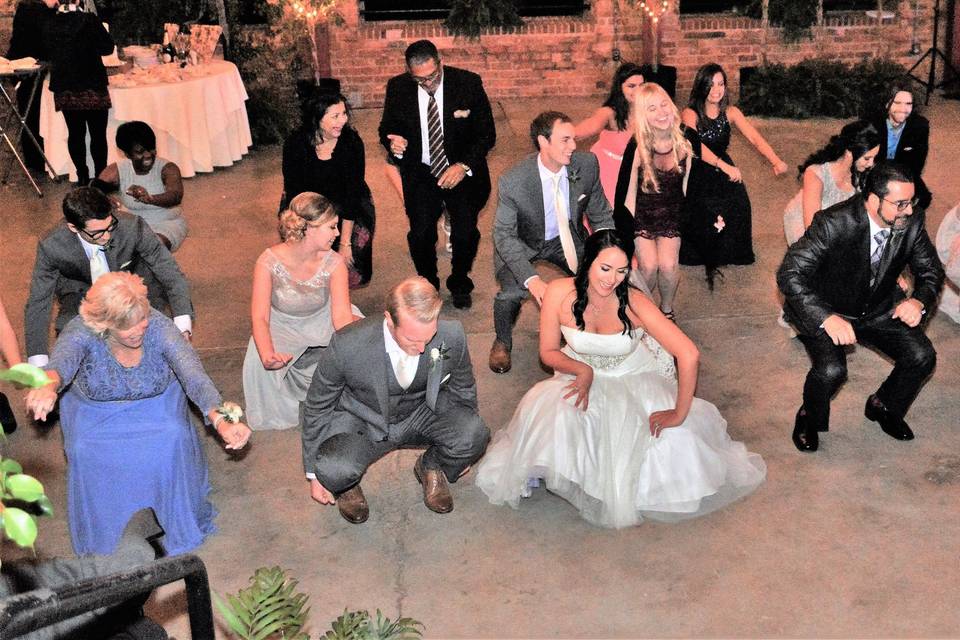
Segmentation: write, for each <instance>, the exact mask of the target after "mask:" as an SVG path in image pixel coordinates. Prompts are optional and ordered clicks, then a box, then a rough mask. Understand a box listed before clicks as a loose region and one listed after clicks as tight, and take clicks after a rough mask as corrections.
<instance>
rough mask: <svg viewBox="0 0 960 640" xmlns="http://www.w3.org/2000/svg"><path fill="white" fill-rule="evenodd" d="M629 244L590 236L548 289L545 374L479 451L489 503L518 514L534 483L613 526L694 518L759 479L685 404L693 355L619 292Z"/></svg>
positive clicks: (635, 294) (663, 321) (648, 308)
mask: <svg viewBox="0 0 960 640" xmlns="http://www.w3.org/2000/svg"><path fill="white" fill-rule="evenodd" d="M630 248H631V247H630V246H629V245H628V244H627V243H626V242H624V240H623V239H622V238H621V237H620V236H619V235H618V233H617V232H616V231H614V230H612V229H607V230H603V231H598V232H596V233H594V234H593V235H592V236H590V237H589V238H588V239H587V241H586V244H585V246H584V252H583V260H582V261H581V262H580V267H579V269H578V270H577V275H576V276H574V277H573V278H560V279H557V280H553V281H552V282H551V283H550V284H549V286H548V287H547V292H546V295H545V296H544V299H543V307H542V309H541V311H540V359H541V360H542V361H543V363H544V364H545V365H547V366H549V367H551V368H552V369H553V371H554V376H553V378H551V379H549V380H544V381H542V382H539V383H537V384H536V385H535V386H534V387H533V388H532V389H531V390H530V391H528V392H527V394H526V395H525V396H524V397H523V400H521V401H520V405H519V406H518V407H517V410H516V412H515V413H514V415H513V419H512V420H511V421H510V424H509V425H508V426H507V427H506V428H505V429H503V430H501V431H500V432H499V434H498V435H497V437H496V438H495V440H494V442H493V444H491V445H490V447H489V448H488V449H487V454H486V456H485V457H484V458H483V460H482V462H481V463H480V466H479V468H478V470H477V485H478V486H479V487H480V488H481V489H482V490H483V492H484V493H486V494H487V497H488V498H489V499H490V502H492V503H494V504H509V505H510V506H512V507H514V508H516V507H517V506H518V505H519V503H520V498H522V497H526V496H529V495H530V487H531V484H535V482H534V483H531V480H532V479H535V480H539V479H543V480H544V481H545V482H546V486H547V489H549V490H550V491H551V492H553V493H556V494H557V495H560V496H561V497H563V498H564V499H566V500H567V501H569V502H570V503H572V504H573V505H574V506H575V507H577V509H579V510H580V513H581V515H582V516H583V517H584V518H586V519H587V520H589V521H590V522H592V523H594V524H596V525H599V526H603V527H616V528H620V527H627V526H631V525H635V524H638V523H639V522H641V521H642V520H643V519H644V518H652V519H655V520H668V521H669V520H678V519H681V518H691V517H695V516H698V515H702V514H704V513H707V512H709V511H712V510H714V509H717V508H720V507H722V506H725V505H727V504H729V503H730V502H732V501H734V500H736V499H738V498H740V497H742V496H744V495H746V494H748V493H750V492H751V491H753V490H754V489H756V488H757V487H758V486H759V485H760V483H762V482H763V480H764V478H765V476H766V465H765V464H764V462H763V459H762V458H761V457H760V456H759V455H757V454H754V453H749V452H748V451H747V449H746V447H744V446H743V444H741V443H739V442H735V441H733V440H731V439H730V436H729V435H727V431H726V424H727V423H726V421H724V419H723V417H722V416H721V415H720V412H719V411H717V408H716V407H715V406H713V405H712V404H710V403H709V402H706V401H704V400H700V399H698V398H695V397H694V396H693V392H694V390H695V388H696V385H697V366H698V362H699V355H700V354H699V351H698V350H697V347H696V346H695V345H694V344H693V342H691V341H690V338H688V337H687V336H686V335H684V333H683V332H682V331H681V330H680V329H679V328H678V327H677V326H676V325H675V324H674V323H672V322H670V321H669V320H667V318H666V317H664V315H663V313H661V312H660V310H658V309H657V306H656V305H655V304H654V303H653V301H652V300H651V299H650V298H649V296H647V295H646V294H645V293H643V292H641V291H639V290H638V289H635V288H633V287H631V286H630V285H629V283H628V274H629V272H630V263H629V258H628V252H629V251H630ZM564 343H565V345H566V346H562V345H563V344H564ZM661 345H662V346H661ZM674 358H676V367H675V366H674Z"/></svg>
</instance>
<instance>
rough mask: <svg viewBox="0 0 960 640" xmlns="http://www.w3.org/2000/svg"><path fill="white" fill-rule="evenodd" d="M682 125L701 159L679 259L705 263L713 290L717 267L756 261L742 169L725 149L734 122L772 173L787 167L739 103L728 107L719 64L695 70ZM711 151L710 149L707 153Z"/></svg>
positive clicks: (694, 171)
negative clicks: (694, 135) (695, 140)
mask: <svg viewBox="0 0 960 640" xmlns="http://www.w3.org/2000/svg"><path fill="white" fill-rule="evenodd" d="M681 117H682V118H683V123H684V124H685V125H687V126H688V127H690V128H691V129H695V130H696V131H697V132H698V133H699V134H700V141H701V143H702V144H703V158H702V161H697V162H694V166H693V168H692V170H691V176H690V190H689V191H688V193H687V198H688V207H687V212H688V215H687V218H686V221H685V224H684V228H683V238H684V242H683V246H682V247H681V250H680V263H681V264H686V265H700V264H702V265H704V267H705V268H706V272H707V284H708V286H709V287H710V289H711V290H712V289H713V280H714V276H715V275H716V274H717V267H720V266H722V265H727V264H753V262H754V259H755V258H754V255H753V230H752V226H753V225H752V219H751V211H750V199H749V197H747V190H746V188H745V187H744V186H743V181H742V179H741V176H740V170H739V169H737V168H736V166H735V165H734V164H733V160H732V159H731V158H730V155H729V154H728V153H727V147H728V146H729V144H730V132H731V127H730V125H731V123H732V124H734V125H736V127H737V129H739V130H740V133H742V134H743V135H744V137H746V139H747V140H748V141H749V142H750V144H752V145H753V146H754V147H755V148H756V150H757V151H759V152H760V155H762V156H763V157H764V158H766V159H767V160H768V161H769V162H770V164H771V165H772V166H773V175H775V176H779V175H781V174H783V173H784V172H785V171H786V170H787V163H785V162H784V161H783V160H781V159H780V158H779V157H778V156H777V154H776V153H775V152H774V151H773V149H772V148H771V147H770V145H769V144H768V143H767V141H766V140H765V139H764V138H763V136H762V135H760V132H758V131H757V130H756V129H755V128H754V126H753V125H752V124H750V122H749V121H748V120H747V118H746V117H745V116H744V115H743V112H742V111H740V109H738V108H737V107H734V106H730V104H729V96H728V95H727V75H726V73H724V71H723V68H721V67H720V65H718V64H706V65H704V66H702V67H700V69H699V70H698V71H697V75H696V79H695V80H694V81H693V89H692V90H691V91H690V100H689V102H688V105H687V108H686V109H684V110H683V113H682V114H681ZM708 152H710V153H708Z"/></svg>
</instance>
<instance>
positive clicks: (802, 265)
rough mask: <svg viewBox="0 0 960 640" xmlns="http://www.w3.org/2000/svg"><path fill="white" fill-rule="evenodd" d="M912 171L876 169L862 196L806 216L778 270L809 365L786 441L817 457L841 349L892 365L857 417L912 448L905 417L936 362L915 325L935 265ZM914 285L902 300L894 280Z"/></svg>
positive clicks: (928, 301) (938, 280)
mask: <svg viewBox="0 0 960 640" xmlns="http://www.w3.org/2000/svg"><path fill="white" fill-rule="evenodd" d="M916 205H917V199H916V198H915V196H914V183H913V172H912V171H911V170H910V169H909V168H908V167H905V166H903V165H900V164H898V163H895V162H885V163H881V164H878V165H877V166H876V167H875V168H874V169H873V171H871V172H870V174H869V175H868V177H867V181H866V185H865V188H864V191H863V192H862V193H860V194H857V195H855V196H854V197H853V198H851V199H849V200H847V201H845V202H841V203H840V204H837V205H834V206H832V207H830V208H828V209H826V210H824V211H822V212H820V213H818V214H817V215H816V216H814V218H813V223H812V224H811V225H810V227H809V228H808V229H807V231H806V233H805V234H804V235H803V237H802V238H800V240H798V241H797V242H796V243H794V244H793V245H792V246H791V247H790V248H789V249H788V250H787V255H786V256H785V257H784V259H783V263H782V264H781V265H780V269H779V271H778V272H777V284H778V285H779V287H780V291H781V292H782V293H783V295H784V296H785V298H786V302H785V304H784V317H785V318H786V319H787V320H788V321H789V322H791V323H792V324H793V325H794V326H795V327H796V330H797V333H798V334H799V338H800V340H801V341H802V342H803V344H804V346H806V348H807V351H808V353H809V354H810V360H811V361H812V364H813V366H812V368H811V369H810V372H809V373H808V374H807V378H806V382H805V383H804V386H803V405H802V406H801V407H800V409H799V411H797V417H796V422H795V424H794V429H793V443H794V445H796V447H797V449H799V450H800V451H816V450H817V447H818V445H819V435H818V434H819V433H820V432H825V431H828V429H829V425H830V400H831V398H832V397H833V394H834V393H835V392H836V391H837V389H839V387H840V385H841V384H843V382H844V380H846V377H847V363H846V350H845V347H846V346H847V345H852V344H855V343H858V342H859V343H863V344H868V345H870V346H872V347H874V348H876V349H877V350H879V351H880V352H881V353H883V354H885V355H887V356H888V357H889V358H890V359H891V360H893V362H894V367H893V371H892V372H891V373H890V376H889V377H888V378H887V379H886V380H885V381H884V382H883V384H882V385H880V388H879V389H877V391H876V393H874V394H873V395H871V396H870V397H869V398H868V399H867V404H866V407H865V409H864V414H865V415H866V417H867V418H868V419H869V420H872V421H874V422H878V423H879V424H880V428H881V429H882V430H883V431H884V432H885V433H886V434H887V435H889V436H891V437H893V438H896V439H898V440H912V439H913V432H912V431H911V430H910V427H909V426H908V425H907V423H906V422H905V421H904V415H906V413H907V409H908V408H909V407H910V403H911V402H912V401H913V398H914V397H915V396H916V394H917V392H918V391H919V390H920V387H921V386H922V385H923V382H924V381H925V380H926V379H927V377H928V376H929V375H930V374H931V373H932V372H933V369H934V366H935V364H936V352H935V351H934V349H933V345H932V344H931V343H930V340H929V339H928V338H927V336H926V335H925V334H924V332H923V328H922V327H921V320H922V319H923V316H924V314H926V312H927V309H929V308H931V306H932V305H933V304H935V303H936V300H937V295H938V293H939V291H940V287H941V285H942V284H943V277H944V272H943V266H942V265H941V264H940V260H939V258H938V257H937V252H936V249H935V248H934V246H933V243H931V242H930V238H929V236H928V235H927V231H926V228H925V226H924V212H923V211H922V210H920V209H918V210H916V211H915V210H914V208H913V207H914V206H916ZM908 265H909V267H910V272H911V273H912V274H913V278H914V290H913V293H912V295H910V296H909V297H908V296H907V294H906V293H905V292H904V291H903V290H902V289H901V288H900V287H899V286H898V284H897V278H898V277H899V275H900V273H901V272H902V271H903V270H904V268H905V267H906V266H908Z"/></svg>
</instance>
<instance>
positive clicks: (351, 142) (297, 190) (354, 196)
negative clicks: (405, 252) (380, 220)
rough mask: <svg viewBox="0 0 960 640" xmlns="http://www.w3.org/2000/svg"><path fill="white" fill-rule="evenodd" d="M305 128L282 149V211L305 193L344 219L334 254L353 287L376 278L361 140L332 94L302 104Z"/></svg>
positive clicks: (343, 103)
mask: <svg viewBox="0 0 960 640" xmlns="http://www.w3.org/2000/svg"><path fill="white" fill-rule="evenodd" d="M302 107H303V114H302V115H303V123H302V125H301V127H300V128H299V129H298V130H296V131H294V132H293V133H292V134H291V135H290V137H288V138H287V140H286V142H285V143H284V145H283V194H284V195H283V199H282V201H281V211H282V210H283V209H285V208H286V206H287V204H288V203H289V202H290V201H291V200H292V199H293V198H294V197H296V196H297V195H298V194H301V193H303V192H305V191H311V192H314V193H319V194H322V195H323V196H324V197H325V198H327V199H328V200H329V201H330V202H332V203H333V204H334V206H335V207H336V210H337V215H338V216H339V217H340V238H339V239H337V240H335V243H334V250H336V251H338V252H339V253H340V255H341V257H343V259H344V261H345V262H346V264H347V267H348V268H349V270H350V278H349V284H350V287H351V288H356V287H362V286H363V285H365V284H367V283H368V282H370V277H371V276H372V275H373V233H374V227H375V224H376V212H375V210H374V207H373V196H371V194H370V188H369V187H368V186H367V182H366V180H365V178H364V172H365V170H366V158H365V156H364V149H363V140H361V139H360V135H359V134H358V133H357V132H356V130H355V129H354V128H353V127H352V126H350V109H349V104H348V103H347V99H346V98H345V97H344V96H343V95H341V94H339V93H334V92H328V91H311V92H308V95H306V96H304V99H303V105H302Z"/></svg>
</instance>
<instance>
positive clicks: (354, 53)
mask: <svg viewBox="0 0 960 640" xmlns="http://www.w3.org/2000/svg"><path fill="white" fill-rule="evenodd" d="M15 3H16V1H15V0H0V51H6V47H7V39H8V37H9V28H10V27H9V25H10V20H11V19H12V16H13V8H14V6H15ZM933 3H934V0H920V11H919V15H918V25H917V28H918V31H917V35H918V39H919V42H920V45H921V50H926V48H927V47H928V46H930V38H931V35H932V30H933V20H932V13H933ZM591 4H592V7H591V9H590V10H589V11H588V12H587V13H586V14H585V15H584V16H583V17H573V18H530V19H528V20H527V23H526V25H525V26H524V27H522V28H521V29H518V30H517V31H515V32H514V33H502V32H500V30H490V31H488V32H486V33H484V34H483V36H482V37H481V39H480V40H479V41H472V40H464V39H462V38H453V37H452V36H451V35H450V34H449V33H448V32H447V30H446V29H445V28H444V27H443V25H442V24H441V23H440V22H438V21H416V22H371V23H367V22H364V21H363V20H362V19H361V18H360V15H359V11H358V7H357V0H343V2H342V5H341V13H342V14H343V15H344V18H345V19H346V24H344V25H343V26H341V27H333V28H331V29H330V32H329V33H330V60H331V67H332V70H333V75H334V76H335V77H338V78H340V79H341V81H342V83H343V88H344V91H345V92H346V93H348V94H351V95H352V97H354V99H355V100H356V99H359V101H360V102H362V103H363V104H364V105H367V106H372V105H380V104H382V103H383V93H384V89H385V87H386V81H387V79H388V78H389V77H390V76H392V75H394V74H397V73H400V72H402V71H403V50H404V49H405V48H406V46H407V45H408V44H410V43H411V42H413V41H415V40H419V39H420V38H429V39H431V40H433V41H434V42H435V43H436V44H437V46H438V47H439V49H440V51H441V53H442V54H443V57H444V61H445V62H446V63H448V64H452V65H454V66H459V67H463V68H466V69H470V70H473V71H476V72H478V73H480V74H481V75H482V76H483V79H484V84H485V86H486V88H487V91H488V93H489V94H490V95H491V96H492V97H494V98H499V97H530V98H536V97H541V96H591V95H601V94H603V93H604V92H605V91H606V90H607V88H608V86H609V82H610V76H611V75H612V73H613V70H614V68H615V67H616V66H617V63H615V62H613V61H612V52H613V50H614V48H617V49H619V50H620V52H621V55H622V58H623V59H624V60H633V61H637V62H642V61H645V60H649V59H650V55H651V51H652V38H651V37H650V28H649V27H650V25H649V24H648V23H646V22H644V21H642V20H640V18H639V17H638V15H637V12H636V11H635V10H633V9H630V8H629V7H628V6H627V5H626V3H625V2H623V3H620V4H619V5H618V4H617V3H616V2H615V0H593V2H592V3H591ZM671 4H673V5H674V6H675V5H676V3H671ZM912 5H913V2H912V0H911V1H907V0H901V1H900V2H899V3H896V4H895V5H894V3H893V2H888V6H891V7H894V8H895V9H896V17H895V18H894V19H892V20H887V21H884V22H883V24H881V25H878V24H877V23H876V21H875V20H871V19H868V18H866V17H865V16H864V14H862V13H853V12H851V13H838V14H828V16H827V19H826V21H825V23H826V24H825V25H824V26H823V27H821V28H818V29H815V30H814V37H813V39H812V40H804V41H802V42H800V43H796V44H784V43H782V42H781V41H780V36H779V31H778V30H776V29H769V30H766V31H765V30H763V29H761V28H760V23H759V21H758V20H752V19H750V18H743V17H737V16H730V15H714V16H679V15H678V14H676V13H671V14H668V15H666V16H664V18H663V19H662V21H661V29H660V33H661V35H660V52H661V57H660V60H661V62H662V63H663V64H668V65H674V66H676V67H677V95H678V97H679V99H680V100H681V101H682V100H683V99H684V98H685V96H686V95H687V93H688V92H689V90H690V83H691V82H692V81H693V75H694V73H695V72H696V70H697V67H699V66H700V65H702V64H704V63H706V62H712V61H716V62H719V63H720V64H722V65H723V66H724V67H725V68H726V70H727V74H728V76H729V77H730V83H731V89H732V90H733V91H734V92H736V90H737V88H738V87H739V74H738V70H739V68H740V67H745V66H754V65H757V64H760V63H762V62H764V61H768V62H784V63H788V64H790V63H795V62H798V61H799V60H801V59H803V58H807V57H812V56H817V55H827V56H831V57H834V58H837V59H840V60H843V61H845V62H855V61H858V60H860V59H862V58H863V57H869V56H889V57H891V58H894V59H895V60H898V61H900V62H901V63H903V64H905V65H907V66H910V65H912V64H913V62H914V61H915V60H916V57H914V56H909V55H908V54H907V51H908V50H909V49H910V41H911V32H912V26H913V20H912V19H913V15H912V12H911V7H912ZM674 11H675V9H674ZM945 22H946V21H945ZM943 31H946V29H945V28H944V29H943ZM941 46H942V44H941Z"/></svg>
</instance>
